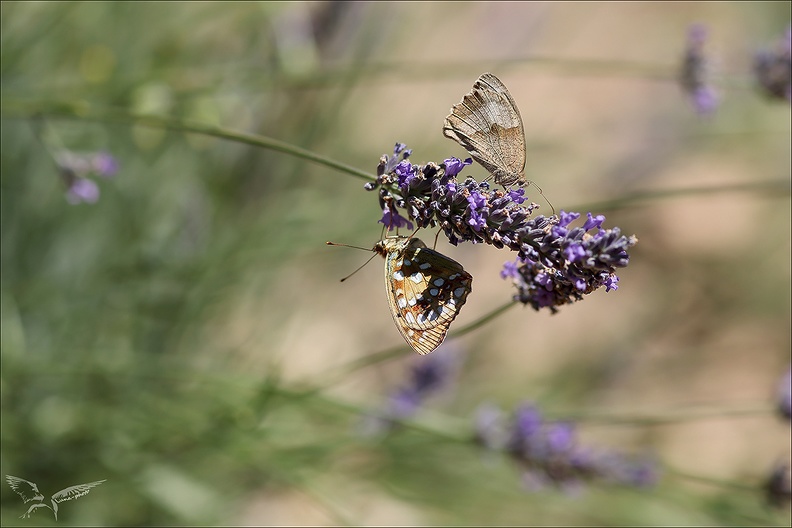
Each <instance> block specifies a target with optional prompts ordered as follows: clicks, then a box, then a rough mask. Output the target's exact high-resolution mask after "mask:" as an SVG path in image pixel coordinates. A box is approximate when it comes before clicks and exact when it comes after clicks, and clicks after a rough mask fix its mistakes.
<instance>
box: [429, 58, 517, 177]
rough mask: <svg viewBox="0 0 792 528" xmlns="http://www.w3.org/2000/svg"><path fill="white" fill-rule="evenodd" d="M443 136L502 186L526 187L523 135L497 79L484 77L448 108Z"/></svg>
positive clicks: (513, 105) (509, 99) (512, 105)
mask: <svg viewBox="0 0 792 528" xmlns="http://www.w3.org/2000/svg"><path fill="white" fill-rule="evenodd" d="M443 135H444V136H445V137H447V138H450V139H453V140H454V141H456V142H457V143H459V144H460V145H462V146H463V147H464V148H465V150H467V151H468V152H469V153H470V155H471V156H472V157H473V159H475V160H476V161H477V162H479V163H480V164H481V165H482V166H483V167H484V168H485V169H487V171H489V173H490V174H492V176H493V177H494V178H495V183H497V184H499V185H503V186H509V185H513V184H515V183H516V184H518V185H521V186H522V185H524V184H525V176H524V174H523V173H524V172H525V133H524V131H523V123H522V118H521V117H520V111H519V110H518V109H517V104H516V103H515V102H514V99H513V98H512V96H511V94H510V93H509V90H507V89H506V85H504V84H503V83H502V82H501V80H500V79H498V78H497V77H495V76H494V75H493V74H491V73H485V74H483V75H482V76H481V77H479V78H478V79H477V80H476V82H475V83H473V89H472V90H471V91H470V93H468V94H467V95H465V96H464V97H463V98H462V101H461V102H459V103H457V104H456V105H454V107H453V108H451V113H450V114H449V115H448V117H446V118H445V123H444V124H443Z"/></svg>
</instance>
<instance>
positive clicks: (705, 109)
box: [679, 24, 720, 115]
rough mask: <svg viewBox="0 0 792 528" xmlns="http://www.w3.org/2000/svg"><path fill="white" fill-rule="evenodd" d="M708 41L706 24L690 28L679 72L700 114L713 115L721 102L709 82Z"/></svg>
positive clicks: (680, 80)
mask: <svg viewBox="0 0 792 528" xmlns="http://www.w3.org/2000/svg"><path fill="white" fill-rule="evenodd" d="M706 41H707V28H706V27H705V26H703V25H702V24H693V25H692V26H690V27H689V28H688V37H687V47H686V48H685V55H684V59H683V60H682V67H681V69H680V74H679V82H680V84H681V85H682V89H683V90H684V91H685V93H687V94H688V96H689V97H690V100H691V101H692V102H693V107H694V108H695V109H696V112H698V113H699V115H711V114H712V113H713V112H715V110H716V109H717V108H718V104H719V103H720V98H719V96H718V94H717V92H716V91H715V89H714V88H712V86H710V84H709V72H708V69H709V61H708V60H707V57H706V56H705V54H704V44H705V42H706Z"/></svg>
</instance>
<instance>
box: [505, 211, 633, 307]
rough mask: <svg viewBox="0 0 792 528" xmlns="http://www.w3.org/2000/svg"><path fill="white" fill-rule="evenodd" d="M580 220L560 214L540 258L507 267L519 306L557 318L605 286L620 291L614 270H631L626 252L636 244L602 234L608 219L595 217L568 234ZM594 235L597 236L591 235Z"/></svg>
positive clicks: (612, 234) (614, 234)
mask: <svg viewBox="0 0 792 528" xmlns="http://www.w3.org/2000/svg"><path fill="white" fill-rule="evenodd" d="M579 216H580V214H579V213H567V212H565V211H563V210H562V211H561V212H560V214H559V220H558V223H557V224H556V225H553V226H551V227H550V228H549V232H548V233H547V234H546V235H545V236H544V240H543V242H544V244H543V246H542V250H543V252H544V253H545V254H544V255H542V256H541V258H538V259H536V260H534V259H531V258H528V259H525V258H522V259H520V258H518V259H517V261H516V262H508V263H506V264H505V265H504V269H503V271H502V272H501V277H503V278H511V279H512V281H513V283H514V285H515V286H516V287H517V294H516V295H515V296H514V299H515V300H516V301H519V302H521V303H523V304H530V305H531V306H532V307H533V308H534V309H535V310H539V309H541V308H548V309H550V311H552V312H553V313H555V312H557V311H558V309H557V306H561V305H564V304H569V303H572V302H575V301H579V300H581V299H582V298H583V296H584V295H587V294H589V293H591V292H593V291H595V290H596V289H598V288H600V287H602V286H605V289H606V291H611V290H615V289H617V288H618V285H617V284H616V283H617V282H618V280H619V278H618V277H617V276H616V275H615V274H614V271H615V268H616V267H624V266H626V265H627V263H628V262H629V256H628V255H627V249H628V248H629V247H631V246H633V245H634V244H635V243H636V241H637V240H636V239H635V237H624V236H622V235H621V231H620V230H619V228H617V227H616V228H613V229H612V230H605V229H602V228H601V227H600V226H601V225H602V223H603V222H604V221H605V217H604V216H602V215H598V216H596V217H594V216H593V215H592V214H591V213H588V214H587V216H588V220H587V221H586V222H585V223H584V224H583V226H582V227H575V228H572V229H569V228H568V227H567V226H569V225H570V223H571V222H573V221H574V220H575V219H577V218H578V217H579ZM592 229H597V232H596V233H593V234H592V233H589V230H592ZM547 255H551V256H552V258H547Z"/></svg>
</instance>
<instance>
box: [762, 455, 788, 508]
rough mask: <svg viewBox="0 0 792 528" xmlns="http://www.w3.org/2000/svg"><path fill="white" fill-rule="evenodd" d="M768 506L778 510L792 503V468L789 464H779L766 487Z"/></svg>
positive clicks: (773, 470)
mask: <svg viewBox="0 0 792 528" xmlns="http://www.w3.org/2000/svg"><path fill="white" fill-rule="evenodd" d="M764 489H765V497H766V499H767V502H768V504H770V505H771V506H773V507H776V508H782V507H784V506H789V505H790V503H792V466H790V464H789V463H783V462H779V463H777V464H776V465H775V466H774V467H773V469H772V471H771V472H770V476H769V477H768V478H767V480H766V481H765V485H764Z"/></svg>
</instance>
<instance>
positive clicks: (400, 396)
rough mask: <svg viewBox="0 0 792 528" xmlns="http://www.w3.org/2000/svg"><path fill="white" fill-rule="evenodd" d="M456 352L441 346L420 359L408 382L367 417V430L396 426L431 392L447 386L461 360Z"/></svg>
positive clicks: (411, 413) (374, 430)
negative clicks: (378, 409)
mask: <svg viewBox="0 0 792 528" xmlns="http://www.w3.org/2000/svg"><path fill="white" fill-rule="evenodd" d="M452 352H453V351H450V350H448V349H447V348H446V349H440V350H437V351H435V352H434V353H433V354H430V355H428V356H421V357H420V358H418V359H416V362H415V363H413V364H412V366H411V368H410V373H409V376H408V377H407V379H406V380H405V382H404V383H403V384H402V385H401V386H399V387H397V388H396V389H395V390H394V391H393V392H391V393H390V394H389V395H388V397H387V399H386V404H385V407H384V408H383V409H382V410H380V411H377V412H373V413H371V414H370V415H369V416H368V417H367V422H366V424H365V425H366V426H367V427H366V429H367V431H368V432H369V433H381V432H383V431H387V430H389V429H391V428H393V427H394V426H395V425H396V424H398V422H399V421H401V420H404V419H406V418H410V417H411V416H413V415H414V414H415V413H416V412H418V410H419V409H420V408H421V405H422V404H423V403H424V401H425V400H426V399H427V398H428V397H429V396H431V395H433V394H435V393H437V392H439V391H440V390H441V389H443V388H444V387H446V386H447V385H448V384H449V383H450V381H451V379H452V376H453V372H454V370H455V368H456V366H457V361H458V356H457V355H455V354H453V353H452Z"/></svg>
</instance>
